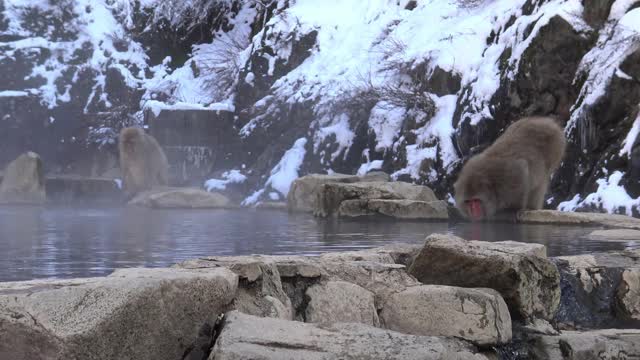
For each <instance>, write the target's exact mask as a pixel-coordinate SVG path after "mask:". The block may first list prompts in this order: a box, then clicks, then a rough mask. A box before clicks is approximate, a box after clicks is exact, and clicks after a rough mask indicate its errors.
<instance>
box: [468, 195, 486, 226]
mask: <svg viewBox="0 0 640 360" xmlns="http://www.w3.org/2000/svg"><path fill="white" fill-rule="evenodd" d="M465 206H466V208H467V214H469V218H471V220H473V221H479V220H482V218H483V217H484V210H483V208H482V201H481V200H480V199H471V200H467V201H465Z"/></svg>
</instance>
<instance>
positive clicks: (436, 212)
mask: <svg viewBox="0 0 640 360" xmlns="http://www.w3.org/2000/svg"><path fill="white" fill-rule="evenodd" d="M338 215H339V216H346V217H359V216H370V215H385V216H390V217H393V218H397V219H416V220H417V219H420V220H448V219H449V211H448V207H447V203H446V202H444V201H441V200H438V201H416V200H404V199H403V200H387V199H371V200H367V199H355V200H344V201H342V203H341V204H340V207H339V208H338Z"/></svg>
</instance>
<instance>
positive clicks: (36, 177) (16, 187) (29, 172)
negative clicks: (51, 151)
mask: <svg viewBox="0 0 640 360" xmlns="http://www.w3.org/2000/svg"><path fill="white" fill-rule="evenodd" d="M45 201H46V192H45V182H44V169H43V167H42V160H41V159H40V155H38V154H36V153H34V152H31V151H30V152H27V153H25V154H22V155H20V156H19V157H18V158H17V159H15V160H14V161H12V162H11V163H10V164H9V165H7V167H6V169H5V170H4V173H3V177H2V182H0V203H10V204H42V203H44V202H45Z"/></svg>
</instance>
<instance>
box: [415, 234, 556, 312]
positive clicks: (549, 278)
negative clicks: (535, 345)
mask: <svg viewBox="0 0 640 360" xmlns="http://www.w3.org/2000/svg"><path fill="white" fill-rule="evenodd" d="M409 273H410V274H411V275H413V276H415V277H416V279H418V280H419V281H420V282H422V283H425V284H437V285H450V286H461V287H483V288H491V289H495V290H497V291H498V292H499V293H500V294H501V295H502V296H503V297H504V300H505V301H506V303H507V305H508V306H509V310H510V311H511V316H513V317H515V318H524V319H531V318H535V317H540V318H543V319H547V320H550V319H552V318H553V316H554V314H555V311H556V309H557V307H558V304H559V302H560V275H559V273H558V269H557V268H556V266H555V264H554V263H553V262H551V261H550V260H549V259H547V257H546V248H545V247H544V246H543V245H540V244H527V243H517V242H513V241H506V242H484V241H467V240H464V239H461V238H458V237H456V236H452V235H440V234H435V235H431V236H429V237H427V240H426V243H425V245H424V247H423V248H422V251H421V252H420V254H418V255H417V256H416V258H415V260H414V261H413V263H412V264H411V266H410V267H409Z"/></svg>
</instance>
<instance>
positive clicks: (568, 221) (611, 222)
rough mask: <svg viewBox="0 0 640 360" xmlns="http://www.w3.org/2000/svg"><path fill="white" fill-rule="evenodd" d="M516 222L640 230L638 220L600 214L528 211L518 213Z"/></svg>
mask: <svg viewBox="0 0 640 360" xmlns="http://www.w3.org/2000/svg"><path fill="white" fill-rule="evenodd" d="M517 221H518V222H520V223H525V224H562V225H601V226H606V227H611V228H619V229H635V230H640V219H636V218H633V217H630V216H625V215H612V214H601V213H583V212H564V211H557V210H530V211H520V212H518V214H517Z"/></svg>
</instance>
